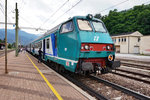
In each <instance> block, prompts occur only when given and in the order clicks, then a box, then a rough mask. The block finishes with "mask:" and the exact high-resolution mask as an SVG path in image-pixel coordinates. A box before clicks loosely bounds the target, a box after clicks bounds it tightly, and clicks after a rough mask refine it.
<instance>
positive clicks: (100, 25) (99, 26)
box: [92, 21, 106, 33]
mask: <svg viewBox="0 0 150 100" xmlns="http://www.w3.org/2000/svg"><path fill="white" fill-rule="evenodd" d="M92 24H93V26H94V28H95V31H96V32H102V33H106V29H105V27H104V25H103V23H102V22H98V21H92Z"/></svg>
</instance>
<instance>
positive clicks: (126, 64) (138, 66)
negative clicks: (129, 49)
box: [121, 62, 150, 70]
mask: <svg viewBox="0 0 150 100" xmlns="http://www.w3.org/2000/svg"><path fill="white" fill-rule="evenodd" d="M121 64H122V65H124V66H129V67H134V68H140V69H145V70H150V67H149V66H144V65H143V66H142V65H135V64H131V63H124V62H121Z"/></svg>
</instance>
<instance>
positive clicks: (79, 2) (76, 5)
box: [52, 0, 82, 24]
mask: <svg viewBox="0 0 150 100" xmlns="http://www.w3.org/2000/svg"><path fill="white" fill-rule="evenodd" d="M81 1H82V0H79V1H78V2H77V3H76V4H75V5H73V6H72V7H71V8H70V9H68V10H67V11H66V12H65V13H63V14H62V15H61V16H59V17H57V18H56V20H54V21H53V22H52V24H53V23H55V22H56V21H58V20H59V19H60V18H61V17H62V16H64V15H65V14H66V13H68V12H69V11H70V10H72V9H73V8H74V7H75V6H77V5H78V4H79V3H80V2H81Z"/></svg>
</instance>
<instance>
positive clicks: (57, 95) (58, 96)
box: [26, 54, 63, 100]
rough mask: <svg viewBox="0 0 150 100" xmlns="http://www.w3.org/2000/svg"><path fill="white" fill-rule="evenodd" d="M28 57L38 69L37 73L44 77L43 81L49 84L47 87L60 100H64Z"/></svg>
mask: <svg viewBox="0 0 150 100" xmlns="http://www.w3.org/2000/svg"><path fill="white" fill-rule="evenodd" d="M26 56H27V57H28V59H29V60H30V61H31V63H32V64H33V66H34V67H35V68H36V69H37V71H38V72H39V73H40V75H41V76H42V77H43V79H44V80H45V82H46V83H47V85H48V86H49V88H50V89H51V90H52V91H53V93H54V94H55V95H56V97H57V98H58V100H63V99H62V97H61V96H60V95H59V94H58V92H57V91H56V90H55V88H54V87H53V86H52V85H51V84H50V82H49V81H48V80H47V78H46V77H45V76H44V75H43V73H42V72H41V71H40V70H39V68H38V67H37V66H36V65H35V64H34V63H33V61H32V60H31V58H30V57H29V56H28V55H27V54H26Z"/></svg>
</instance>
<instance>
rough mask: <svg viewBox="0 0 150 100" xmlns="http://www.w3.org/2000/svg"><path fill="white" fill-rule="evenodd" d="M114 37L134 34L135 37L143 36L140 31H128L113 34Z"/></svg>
mask: <svg viewBox="0 0 150 100" xmlns="http://www.w3.org/2000/svg"><path fill="white" fill-rule="evenodd" d="M111 36H112V37H123V36H134V37H141V36H143V35H142V34H141V33H140V32H139V31H135V32H127V33H120V34H114V35H111Z"/></svg>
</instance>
